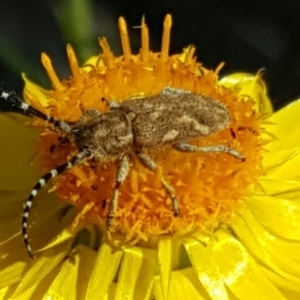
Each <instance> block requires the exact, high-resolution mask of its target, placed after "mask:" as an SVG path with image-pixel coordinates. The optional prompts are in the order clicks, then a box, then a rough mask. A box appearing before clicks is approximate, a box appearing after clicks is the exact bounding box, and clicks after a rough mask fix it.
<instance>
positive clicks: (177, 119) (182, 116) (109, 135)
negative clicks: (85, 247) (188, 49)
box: [0, 87, 244, 258]
mask: <svg viewBox="0 0 300 300" xmlns="http://www.w3.org/2000/svg"><path fill="white" fill-rule="evenodd" d="M0 98H1V99H4V100H6V101H7V102H8V103H9V104H10V105H12V106H14V107H15V109H16V110H19V111H20V112H21V113H22V114H25V115H27V116H33V117H38V118H40V119H43V120H45V121H47V122H49V123H50V124H52V125H53V126H54V128H55V129H56V130H57V131H58V132H60V133H63V134H64V136H66V138H67V139H68V140H70V141H71V142H72V143H74V144H75V145H76V147H77V149H78V153H77V154H76V155H75V156H74V157H73V158H72V159H71V160H69V161H68V162H66V163H64V164H62V165H60V166H58V167H57V168H55V169H53V170H51V171H50V172H48V173H47V174H45V175H44V176H43V177H41V179H40V180H39V181H38V183H37V184H36V185H35V186H34V187H33V189H32V190H31V193H30V196H29V198H28V199H27V201H26V204H25V208H24V211H23V217H22V234H23V239H24V243H25V246H26V249H27V252H28V254H29V255H30V257H31V258H33V253H32V250H31V245H30V242H29V238H28V234H27V223H28V217H29V211H30V208H31V206H32V202H33V199H34V198H35V197H36V195H37V194H38V192H39V190H40V189H41V187H43V186H44V185H45V184H46V183H47V182H48V181H49V180H50V179H52V178H54V177H56V176H58V175H59V174H61V173H62V172H64V171H65V170H67V169H69V168H71V167H73V166H75V165H78V164H80V163H82V162H83V161H84V160H86V159H100V160H102V161H103V160H106V159H107V160H109V161H118V169H117V174H116V183H115V186H114V190H113V194H112V196H111V199H110V201H109V207H108V215H107V221H106V225H107V228H108V229H109V228H111V227H112V226H113V221H114V216H115V212H116V210H117V208H118V198H119V189H120V186H121V184H122V183H123V182H124V180H125V179H126V178H127V175H128V173H129V169H130V165H129V161H130V155H132V154H136V155H137V157H138V159H139V161H140V162H141V163H142V164H143V165H144V166H145V167H146V168H148V169H150V170H152V171H155V170H156V169H157V165H156V163H155V162H154V161H153V160H152V159H151V158H150V157H149V156H148V155H147V152H146V151H145V150H148V149H149V148H154V147H157V146H163V145H171V146H173V147H174V148H175V149H176V150H179V151H183V152H226V153H228V154H230V155H232V156H235V157H236V158H238V159H241V160H243V159H244V157H243V156H242V154H241V153H240V152H238V151H237V150H235V149H232V148H229V147H227V146H224V145H216V146H207V147H197V146H194V145H190V144H188V142H189V140H191V139H194V138H201V137H204V136H208V135H211V134H213V133H215V132H218V131H220V130H222V129H224V128H226V127H227V125H228V124H229V122H230V114H229V112H228V110H227V108H226V106H225V105H224V104H222V103H221V102H220V101H218V100H216V99H212V98H210V97H207V96H204V95H197V94H193V93H192V92H191V91H188V90H181V89H176V88H170V87H167V88H164V89H163V90H162V91H161V92H160V94H159V95H156V96H151V97H143V98H133V99H128V100H125V101H123V102H122V103H120V104H118V103H116V102H114V101H107V102H108V103H109V111H108V112H105V113H101V112H100V111H98V110H95V109H91V110H87V111H86V112H84V113H83V115H82V117H81V118H80V119H79V120H78V121H77V122H76V123H74V124H72V123H68V122H65V121H60V120H56V119H54V118H53V117H51V116H47V115H45V114H43V113H41V112H40V111H38V110H36V109H35V108H33V107H32V106H30V105H28V104H26V103H25V102H23V101H22V100H21V98H20V97H18V96H17V95H16V94H15V93H7V92H4V91H0ZM162 185H163V186H164V188H165V189H166V191H167V192H168V194H169V196H170V198H171V200H172V209H173V211H174V215H175V216H179V215H180V214H181V213H180V209H179V207H178V202H177V198H176V194H175V192H174V189H173V188H172V186H170V185H169V183H168V182H167V181H166V180H165V179H164V178H162Z"/></svg>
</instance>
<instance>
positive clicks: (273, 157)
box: [264, 142, 300, 181]
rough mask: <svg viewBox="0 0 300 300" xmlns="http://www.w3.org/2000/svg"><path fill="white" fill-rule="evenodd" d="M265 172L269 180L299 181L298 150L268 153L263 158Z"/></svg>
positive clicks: (299, 152) (299, 156)
mask: <svg viewBox="0 0 300 300" xmlns="http://www.w3.org/2000/svg"><path fill="white" fill-rule="evenodd" d="M283 143H284V142H283ZM264 162H265V164H264V165H265V170H266V172H267V174H268V178H269V179H276V180H277V181H281V180H300V169H299V168H298V166H299V163H300V148H294V149H289V150H283V151H280V150H279V149H278V152H277V154H276V153H274V152H273V153H268V154H267V155H266V156H265V158H264Z"/></svg>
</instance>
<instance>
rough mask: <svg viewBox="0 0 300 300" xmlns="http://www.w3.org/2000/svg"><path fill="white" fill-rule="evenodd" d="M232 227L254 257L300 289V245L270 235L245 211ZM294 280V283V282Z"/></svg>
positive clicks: (296, 288) (248, 211) (295, 288)
mask: <svg viewBox="0 0 300 300" xmlns="http://www.w3.org/2000/svg"><path fill="white" fill-rule="evenodd" d="M240 215H241V218H237V219H236V220H235V222H234V224H233V225H232V228H233V230H234V232H235V233H236V234H237V236H238V237H239V239H240V240H241V241H242V242H243V244H244V245H245V247H247V248H248V251H249V252H250V253H252V254H253V256H254V257H255V258H256V259H257V260H259V261H262V262H263V264H264V265H265V266H267V267H268V268H269V269H270V270H271V271H273V272H274V273H277V274H278V275H280V276H281V277H283V278H288V277H289V278H290V280H291V286H293V288H294V290H299V287H300V279H299V278H300V257H299V253H300V245H299V243H297V242H291V241H288V240H285V239H280V238H278V237H277V236H275V235H271V234H270V233H268V232H267V231H266V230H265V229H264V228H263V227H262V226H261V225H260V224H259V223H258V221H257V219H255V218H254V216H253V215H252V213H251V211H250V210H249V209H248V210H246V209H245V210H243V211H242V212H241V213H240ZM292 280H294V281H292Z"/></svg>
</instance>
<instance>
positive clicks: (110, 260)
mask: <svg viewBox="0 0 300 300" xmlns="http://www.w3.org/2000/svg"><path fill="white" fill-rule="evenodd" d="M122 254H123V251H122V250H115V249H112V248H111V247H110V246H109V245H108V244H106V243H104V244H102V246H101V247H100V249H99V250H98V254H97V257H96V261H95V265H94V269H93V272H92V275H91V278H90V281H89V285H88V290H87V296H86V298H87V299H104V297H107V293H108V292H109V288H110V285H111V284H112V282H113V279H114V277H115V275H116V272H117V269H118V267H119V263H120V260H121V257H122Z"/></svg>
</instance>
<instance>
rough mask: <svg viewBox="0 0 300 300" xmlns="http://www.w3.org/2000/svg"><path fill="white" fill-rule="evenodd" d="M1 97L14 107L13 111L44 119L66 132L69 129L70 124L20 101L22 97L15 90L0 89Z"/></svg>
mask: <svg viewBox="0 0 300 300" xmlns="http://www.w3.org/2000/svg"><path fill="white" fill-rule="evenodd" d="M1 99H2V100H4V101H6V102H7V104H8V105H10V106H11V107H12V108H14V109H15V112H17V113H20V114H22V115H25V116H28V117H36V118H39V119H41V120H44V121H46V122H48V123H50V124H52V125H53V126H54V127H55V128H58V129H60V130H63V131H64V132H66V133H69V132H70V131H71V127H70V124H68V123H67V122H64V121H61V120H57V119H55V118H53V117H51V116H47V115H46V114H44V113H42V112H40V111H39V110H37V109H35V108H34V107H32V106H31V105H30V104H27V103H25V102H24V101H22V98H21V97H20V96H19V95H17V94H16V93H15V92H5V91H3V90H2V89H0V101H1Z"/></svg>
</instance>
